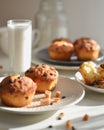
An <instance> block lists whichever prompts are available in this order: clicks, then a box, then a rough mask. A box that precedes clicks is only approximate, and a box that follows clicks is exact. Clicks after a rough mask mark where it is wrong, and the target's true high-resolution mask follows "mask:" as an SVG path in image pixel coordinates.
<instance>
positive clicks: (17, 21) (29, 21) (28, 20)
mask: <svg viewBox="0 0 104 130" xmlns="http://www.w3.org/2000/svg"><path fill="white" fill-rule="evenodd" d="M13 23H14V24H16V23H17V24H18V23H21V24H22V23H25V24H26V23H32V20H30V19H10V20H8V21H7V24H13Z"/></svg>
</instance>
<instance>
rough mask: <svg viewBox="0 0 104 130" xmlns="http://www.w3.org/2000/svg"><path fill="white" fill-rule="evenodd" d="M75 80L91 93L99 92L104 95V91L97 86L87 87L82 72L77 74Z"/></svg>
mask: <svg viewBox="0 0 104 130" xmlns="http://www.w3.org/2000/svg"><path fill="white" fill-rule="evenodd" d="M75 79H76V80H77V81H78V82H79V83H80V84H81V85H82V86H84V87H85V88H87V89H89V90H91V91H95V92H99V93H104V89H101V88H98V87H97V86H96V85H95V86H90V85H87V84H85V82H84V79H83V77H82V75H81V73H80V72H76V74H75Z"/></svg>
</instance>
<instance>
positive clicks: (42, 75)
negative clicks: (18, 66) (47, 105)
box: [25, 64, 58, 92]
mask: <svg viewBox="0 0 104 130" xmlns="http://www.w3.org/2000/svg"><path fill="white" fill-rule="evenodd" d="M25 75H26V76H28V77H30V78H31V79H32V80H33V81H35V82H36V83H37V85H38V87H37V90H36V91H37V92H45V90H53V88H55V86H56V84H57V80H58V72H57V70H56V69H55V68H54V67H52V66H49V65H46V64H40V65H37V66H32V67H31V68H29V69H28V70H27V71H26V72H25Z"/></svg>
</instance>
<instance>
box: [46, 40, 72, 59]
mask: <svg viewBox="0 0 104 130" xmlns="http://www.w3.org/2000/svg"><path fill="white" fill-rule="evenodd" d="M73 52H74V46H73V44H72V42H71V41H70V40H69V39H65V38H60V39H56V40H54V41H52V43H51V45H50V46H49V47H48V53H49V56H50V58H51V59H54V60H62V61H67V60H70V58H71V56H72V54H73Z"/></svg>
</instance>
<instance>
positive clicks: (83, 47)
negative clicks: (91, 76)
mask: <svg viewBox="0 0 104 130" xmlns="http://www.w3.org/2000/svg"><path fill="white" fill-rule="evenodd" d="M74 49H75V53H76V56H77V58H78V60H96V59H97V58H98V57H99V53H100V46H99V44H98V43H97V42H96V41H95V40H93V39H91V38H80V39H77V40H76V41H75V42H74Z"/></svg>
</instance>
